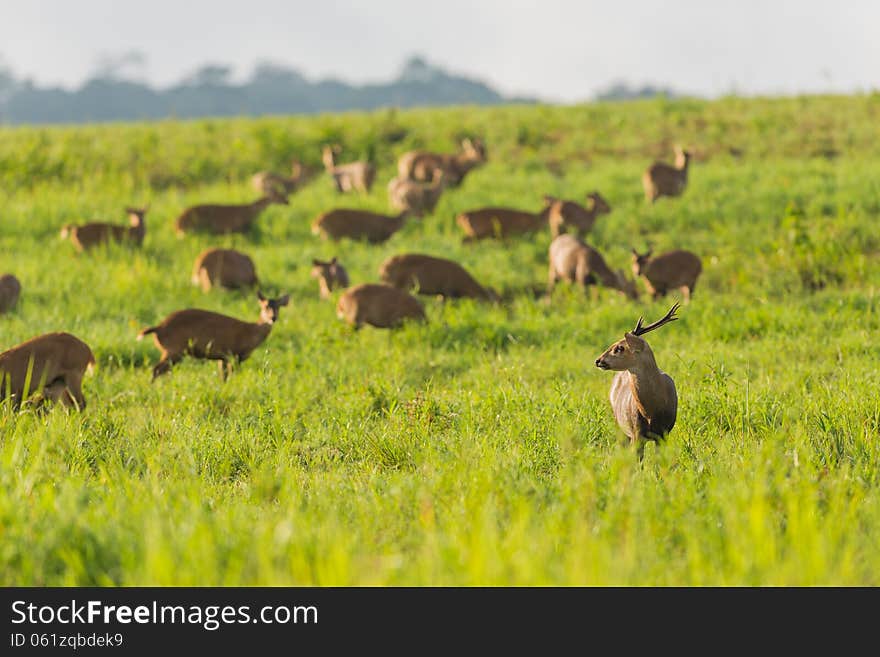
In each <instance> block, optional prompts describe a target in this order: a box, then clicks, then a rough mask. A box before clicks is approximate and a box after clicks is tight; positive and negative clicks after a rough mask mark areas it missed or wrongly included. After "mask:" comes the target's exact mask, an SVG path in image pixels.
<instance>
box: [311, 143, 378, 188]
mask: <svg viewBox="0 0 880 657" xmlns="http://www.w3.org/2000/svg"><path fill="white" fill-rule="evenodd" d="M341 150H342V148H341V147H340V146H339V145H338V144H334V145H333V146H324V150H323V151H322V157H321V159H322V161H323V162H324V168H325V169H326V170H327V173H329V174H330V176H331V177H332V178H333V182H334V183H335V184H336V191H338V192H340V193H345V192H353V191H358V192H363V193H365V194H366V193H367V192H369V191H370V187H372V186H373V179H374V178H375V177H376V167H375V166H373V165H372V164H370V163H369V162H366V161H364V160H360V161H357V162H347V163H346V164H336V155H337V154H339V153H340V152H341Z"/></svg>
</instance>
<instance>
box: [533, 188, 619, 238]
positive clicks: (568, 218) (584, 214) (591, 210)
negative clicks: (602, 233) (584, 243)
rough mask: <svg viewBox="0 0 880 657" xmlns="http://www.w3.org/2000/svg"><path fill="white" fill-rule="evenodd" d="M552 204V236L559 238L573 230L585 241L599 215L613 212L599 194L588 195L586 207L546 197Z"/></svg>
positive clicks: (550, 218) (550, 220)
mask: <svg viewBox="0 0 880 657" xmlns="http://www.w3.org/2000/svg"><path fill="white" fill-rule="evenodd" d="M544 198H545V200H546V201H549V202H550V204H551V205H550V216H549V223H550V234H551V235H553V237H558V236H559V235H561V234H562V233H565V232H567V231H568V229H573V230H574V231H575V232H576V233H577V236H578V237H580V238H581V239H583V238H584V237H585V236H586V234H587V233H589V232H590V231H591V230H593V224H595V223H596V219H597V218H598V217H599V215H603V214H608V213H609V212H611V206H610V205H608V202H607V201H606V200H605V199H604V198H602V196H601V195H600V194H599V192H592V193H591V194H587V202H586V204H585V205H579V204H578V203H575V202H574V201H564V200H561V199H556V198H553V197H552V196H546V197H544Z"/></svg>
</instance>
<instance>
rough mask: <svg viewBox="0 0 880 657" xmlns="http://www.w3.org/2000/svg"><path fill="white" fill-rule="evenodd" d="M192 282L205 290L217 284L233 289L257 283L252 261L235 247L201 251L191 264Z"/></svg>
mask: <svg viewBox="0 0 880 657" xmlns="http://www.w3.org/2000/svg"><path fill="white" fill-rule="evenodd" d="M192 282H193V285H200V286H201V287H202V289H203V290H204V291H205V292H207V291H208V290H210V289H211V288H212V287H214V286H218V285H219V286H220V287H225V288H230V289H233V288H239V287H251V286H253V285H257V284H258V283H259V281H258V280H257V270H256V268H255V267H254V261H253V260H251V259H250V257H249V256H247V255H245V254H244V253H242V252H240V251H236V250H235V249H208V250H207V251H202V253H201V254H199V257H198V258H196V262H195V264H194V265H193V273H192Z"/></svg>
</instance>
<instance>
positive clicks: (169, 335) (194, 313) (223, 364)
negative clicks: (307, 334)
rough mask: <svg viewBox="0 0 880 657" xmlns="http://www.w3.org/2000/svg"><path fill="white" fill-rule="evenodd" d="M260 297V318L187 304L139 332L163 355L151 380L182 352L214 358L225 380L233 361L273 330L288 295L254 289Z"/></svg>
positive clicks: (166, 369) (177, 359) (161, 372)
mask: <svg viewBox="0 0 880 657" xmlns="http://www.w3.org/2000/svg"><path fill="white" fill-rule="evenodd" d="M257 297H258V298H259V300H260V319H259V320H258V321H257V322H255V323H252V322H243V321H241V320H240V319H236V318H234V317H228V316H226V315H221V314H219V313H214V312H210V311H208V310H198V309H196V308H188V309H186V310H178V311H177V312H174V313H171V314H170V315H168V317H166V318H165V319H164V320H162V322H161V323H160V324H157V325H156V326H150V327H148V328H145V329H143V330H142V331H141V332H140V333H138V336H137V339H138V340H141V339H143V337H144V336H145V335H150V334H152V335H153V339H154V340H155V342H156V346H157V347H158V348H159V350H160V351H161V352H162V357H161V358H160V359H159V362H158V363H157V364H156V366H155V367H154V368H153V380H154V381H155V380H156V377H159V376H161V375H163V374H165V373H166V372H170V371H171V367H172V366H173V365H174V364H175V363H179V362H180V361H181V360H183V357H184V356H192V357H193V358H199V359H205V360H216V361H217V365H218V367H219V370H220V377H221V378H222V379H223V380H224V381H225V380H226V378H227V377H228V376H229V374H230V373H231V372H232V361H237V362H239V363H240V362H242V361H244V360H246V359H247V357H248V356H250V355H251V353H252V352H253V351H254V349H256V348H257V347H259V346H260V345H261V344H263V342H264V341H265V339H266V338H267V337H269V333H270V332H271V331H272V325H273V324H274V323H275V322H276V321H277V320H278V313H279V311H280V309H281V307H282V306H286V305H287V303H288V301H289V300H290V297H289V296H288V295H287V294H285V295H284V296H281V297H278V298H277V299H267V298H266V297H264V296H263V293H262V292H257Z"/></svg>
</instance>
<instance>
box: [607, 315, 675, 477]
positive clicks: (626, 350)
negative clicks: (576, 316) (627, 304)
mask: <svg viewBox="0 0 880 657" xmlns="http://www.w3.org/2000/svg"><path fill="white" fill-rule="evenodd" d="M677 309H678V304H675V305H674V306H672V308H671V309H670V311H669V312H668V313H666V315H665V316H664V317H663V318H662V319H660V320H658V321H656V322H654V323H653V324H649V325H648V326H642V319H641V318H639V321H638V323H637V324H636V327H635V328H634V329H633V330H632V331H631V332H629V333H625V334H624V336H623V340H618V341H617V342H615V343H614V344H613V345H611V346H610V347H608V349H607V350H606V351H605V353H604V354H602V355H601V356H599V358H597V359H596V367H598V368H600V369H603V370H614V371H615V372H618V374H615V375H614V380H613V381H612V382H611V396H610V397H611V408H612V409H613V410H614V418H615V419H616V420H617V424H618V425H620V428H621V429H623V432H624V433H625V434H626V435H627V437H628V438H629V441H630V444H634V445H635V446H636V450H637V452H638V455H639V460H641V459H642V457H643V456H644V450H645V443H646V442H647V441H649V440H653V441H660V440H662V439H663V438H665V437H666V434H668V433H669V432H670V431H672V427H674V426H675V418H676V414H677V411H678V394H677V393H676V391H675V383H674V382H673V380H672V377H670V376H669V375H668V374H666V373H665V372H663V371H661V370H660V368H659V367H657V361H656V360H654V352H653V351H651V347H649V346H648V343H647V342H646V341H645V339H644V338H642V337H641V336H643V335H644V334H645V333H648V332H649V331H653V330H654V329H658V328H660V327H661V326H663V325H665V324H668V323H669V322H673V321H675V320H677V319H678V317H676V316H675V311H676V310H677Z"/></svg>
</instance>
